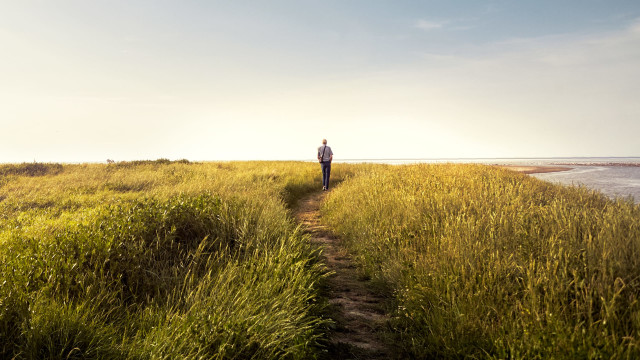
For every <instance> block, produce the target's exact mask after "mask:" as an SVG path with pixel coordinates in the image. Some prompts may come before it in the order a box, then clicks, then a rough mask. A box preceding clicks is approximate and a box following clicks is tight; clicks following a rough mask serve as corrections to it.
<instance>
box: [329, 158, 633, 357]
mask: <svg viewBox="0 0 640 360" xmlns="http://www.w3.org/2000/svg"><path fill="white" fill-rule="evenodd" d="M322 212H323V219H324V221H325V222H326V223H327V224H328V225H329V226H330V227H331V229H332V230H333V231H334V232H335V233H336V234H338V235H339V236H341V237H342V238H343V239H344V240H345V243H346V244H347V247H348V248H349V250H350V252H351V253H352V255H353V257H354V259H355V260H356V261H357V263H358V265H359V266H360V268H361V269H362V271H363V274H364V275H365V276H368V277H372V278H373V279H374V280H376V281H377V282H379V283H380V284H382V285H384V286H386V287H387V288H389V289H391V290H390V291H391V293H392V294H393V296H392V300H391V305H390V313H391V319H392V320H391V321H390V327H389V329H390V330H389V334H388V336H389V337H390V338H391V339H392V340H393V342H394V343H395V344H397V346H398V347H399V349H398V350H399V353H400V354H402V356H405V357H413V358H514V359H532V358H566V359H573V358H619V359H634V358H638V357H640V348H639V346H640V303H639V301H638V300H640V207H639V206H638V205H634V204H633V203H632V202H631V201H630V200H624V199H617V200H610V199H608V198H606V197H604V196H603V195H601V194H599V193H597V192H594V191H589V190H587V189H585V188H576V187H562V186H559V185H553V184H550V183H547V182H543V181H540V180H537V179H535V178H532V177H529V176H526V175H522V174H519V173H515V172H512V171H509V170H504V169H499V168H493V167H489V166H482V165H453V164H447V165H413V166H397V167H395V166H378V167H370V168H368V169H367V171H366V172H364V171H362V172H359V173H358V174H357V175H355V176H353V177H351V178H350V179H348V180H347V181H345V182H344V183H342V184H341V186H340V187H338V188H336V189H335V190H334V191H332V192H331V193H330V194H329V196H328V198H327V200H326V202H325V204H324V206H323V209H322Z"/></svg>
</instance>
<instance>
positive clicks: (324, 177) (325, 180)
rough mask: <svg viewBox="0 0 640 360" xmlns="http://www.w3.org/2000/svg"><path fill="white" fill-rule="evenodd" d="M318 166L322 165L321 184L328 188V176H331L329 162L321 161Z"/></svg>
mask: <svg viewBox="0 0 640 360" xmlns="http://www.w3.org/2000/svg"><path fill="white" fill-rule="evenodd" d="M320 166H321V167H322V186H324V187H326V188H327V189H328V188H329V176H331V162H330V161H327V162H324V161H323V162H321V163H320Z"/></svg>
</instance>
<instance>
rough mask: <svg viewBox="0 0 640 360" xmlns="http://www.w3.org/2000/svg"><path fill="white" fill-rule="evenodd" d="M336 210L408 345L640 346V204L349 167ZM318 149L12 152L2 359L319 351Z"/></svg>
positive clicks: (393, 328) (465, 350) (609, 352)
mask: <svg viewBox="0 0 640 360" xmlns="http://www.w3.org/2000/svg"><path fill="white" fill-rule="evenodd" d="M332 180H333V181H334V184H338V183H339V184H338V185H337V186H332V188H333V189H332V191H331V192H330V193H328V197H327V198H326V201H325V203H324V205H323V208H322V216H323V221H325V222H326V224H328V225H329V227H330V228H331V229H332V231H334V232H335V233H336V234H338V235H340V236H341V237H342V238H343V239H344V240H345V244H346V246H347V247H348V250H349V251H350V253H351V254H352V255H353V258H354V259H355V261H356V263H357V265H358V266H359V267H360V269H361V272H362V277H363V278H371V279H373V280H374V283H375V284H376V285H377V286H378V287H377V288H378V289H384V291H385V292H388V293H389V294H390V295H391V299H390V302H389V304H387V305H388V306H389V314H390V319H391V320H390V322H389V324H388V326H387V328H388V329H389V330H388V333H387V334H385V335H384V337H385V338H388V339H390V342H391V343H392V344H391V345H392V346H394V347H395V348H396V350H397V351H395V353H396V354H397V355H398V357H405V358H456V359H457V358H476V359H486V358H514V359H520V358H521V359H535V358H593V359H598V358H602V359H604V358H618V359H633V358H638V357H639V356H640V348H639V346H640V303H639V302H638V300H639V296H640V208H639V206H638V205H634V204H633V203H632V202H630V201H629V200H621V199H620V200H610V199H608V198H606V197H604V196H603V195H601V194H599V193H596V192H593V191H589V190H587V189H584V188H567V187H562V186H557V185H552V184H550V183H546V182H543V181H539V180H537V179H535V178H532V177H529V176H525V175H521V174H518V173H514V172H511V171H507V170H503V169H498V168H492V167H488V166H480V165H413V166H385V165H349V166H347V165H341V164H336V166H334V169H333V171H332ZM320 187H321V183H320V169H319V166H318V165H317V164H314V163H304V162H213V163H191V162H189V161H186V160H181V161H177V162H171V161H168V160H163V159H161V160H156V161H136V162H126V163H117V164H110V165H90V164H82V165H60V164H21V165H2V166H0V358H9V359H11V358H15V359H45V358H46V359H176V358H179V359H245V358H258V359H280V358H285V359H308V358H322V357H323V356H326V355H323V354H326V352H325V351H324V350H325V348H324V346H326V344H327V335H328V332H329V329H330V328H331V327H332V324H331V321H330V320H329V319H328V318H327V316H326V314H327V305H326V302H327V301H326V298H325V297H324V295H323V292H322V290H321V289H323V285H322V284H323V282H324V281H325V277H326V269H325V268H324V265H323V264H322V263H321V261H320V260H319V259H320V258H319V253H320V252H319V249H318V248H315V247H314V246H312V245H311V244H310V242H309V241H308V240H309V238H308V236H307V235H305V234H303V233H302V231H301V229H300V228H299V227H298V224H296V223H295V221H294V220H293V218H292V213H291V209H292V208H294V207H295V205H296V202H297V201H298V200H299V199H300V198H301V197H303V196H305V195H306V194H309V193H311V192H314V191H318V189H319V188H320Z"/></svg>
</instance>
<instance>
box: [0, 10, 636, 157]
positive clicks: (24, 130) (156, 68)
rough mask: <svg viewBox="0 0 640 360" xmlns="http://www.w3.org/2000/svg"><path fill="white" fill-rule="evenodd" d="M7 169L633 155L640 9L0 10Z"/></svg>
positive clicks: (0, 125) (2, 149)
mask: <svg viewBox="0 0 640 360" xmlns="http://www.w3.org/2000/svg"><path fill="white" fill-rule="evenodd" d="M0 129H1V134H2V140H1V141H0V162H22V161H34V160H36V161H61V162H82V161H105V160H106V159H107V158H111V159H114V160H132V159H156V158H161V157H164V158H170V159H180V158H187V159H190V160H232V159H239V160H243V159H273V160H284V159H313V158H314V157H315V149H316V147H317V146H319V145H320V141H321V140H322V138H327V139H328V140H329V145H331V146H332V147H333V150H334V153H335V158H336V159H354V158H443V157H444V158H453V157H547V156H640V1H637V0H630V1H614V0H606V1H604V0H603V1H593V0H580V1H557V0H552V1H541V0H535V1H534V0H531V1H510V0H509V1H507V0H504V1H477V0H468V1H451V0H442V1H391V0H389V1H374V0H363V1H349V0H335V1H320V0H316V1H301V0H295V1H294V0H292V1H185V0H181V1H177V0H176V1H161V0H153V1H152V0H149V1H135V0H127V1H113V0H109V1H91V0H78V1H44V0H43V1H29V0H20V1H14V0H0Z"/></svg>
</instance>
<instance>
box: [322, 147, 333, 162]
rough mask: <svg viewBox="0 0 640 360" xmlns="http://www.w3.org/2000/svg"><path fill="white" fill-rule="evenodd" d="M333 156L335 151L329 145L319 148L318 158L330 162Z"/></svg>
mask: <svg viewBox="0 0 640 360" xmlns="http://www.w3.org/2000/svg"><path fill="white" fill-rule="evenodd" d="M323 155H324V156H323ZM331 155H333V151H331V147H329V146H327V145H322V146H320V147H319V148H318V157H320V156H322V161H323V162H327V161H329V159H331Z"/></svg>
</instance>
